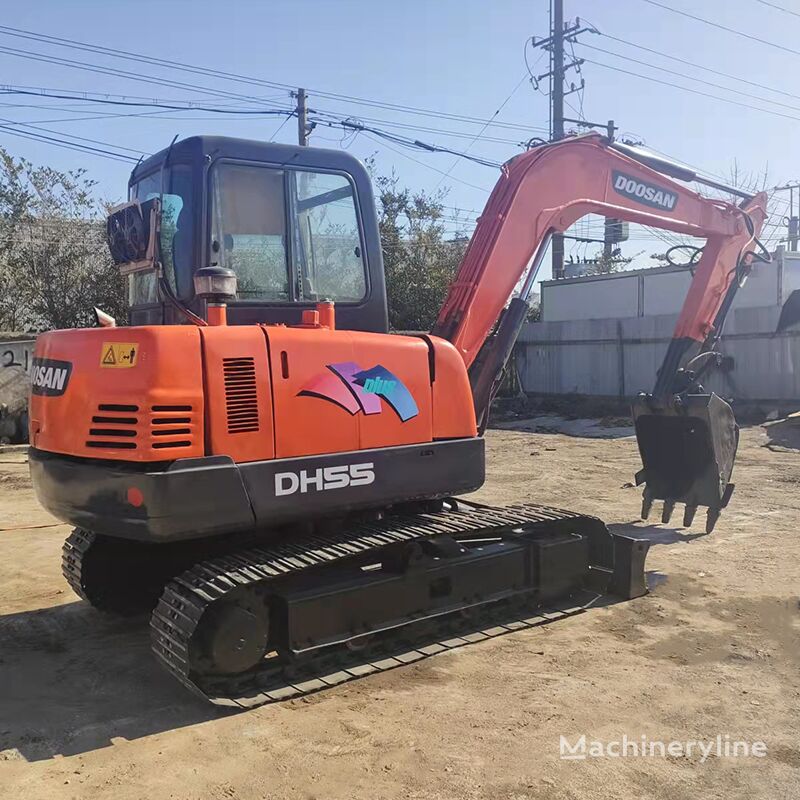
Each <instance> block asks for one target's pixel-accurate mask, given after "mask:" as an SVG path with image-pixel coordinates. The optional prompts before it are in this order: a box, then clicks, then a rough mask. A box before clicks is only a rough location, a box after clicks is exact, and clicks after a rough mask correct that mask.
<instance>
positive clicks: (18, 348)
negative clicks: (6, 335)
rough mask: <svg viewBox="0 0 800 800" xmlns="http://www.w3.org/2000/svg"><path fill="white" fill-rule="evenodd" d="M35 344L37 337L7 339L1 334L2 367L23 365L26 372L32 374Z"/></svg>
mask: <svg viewBox="0 0 800 800" xmlns="http://www.w3.org/2000/svg"><path fill="white" fill-rule="evenodd" d="M35 344H36V340H35V339H14V340H10V341H5V340H4V339H3V336H2V334H0V369H4V368H6V367H22V369H23V370H24V371H25V372H27V373H28V374H30V371H31V359H32V358H33V347H34V345H35Z"/></svg>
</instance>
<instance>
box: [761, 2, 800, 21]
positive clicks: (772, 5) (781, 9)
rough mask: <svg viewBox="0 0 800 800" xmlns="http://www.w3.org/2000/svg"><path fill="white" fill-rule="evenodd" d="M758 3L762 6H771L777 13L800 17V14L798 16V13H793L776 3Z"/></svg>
mask: <svg viewBox="0 0 800 800" xmlns="http://www.w3.org/2000/svg"><path fill="white" fill-rule="evenodd" d="M758 2H759V3H761V5H762V6H769V7H770V8H774V9H776V10H777V11H783V13H784V14H791V15H792V16H793V17H800V14H798V13H797V11H791V10H790V9H788V8H784V7H783V6H779V5H777V4H775V3H768V2H767V0H758Z"/></svg>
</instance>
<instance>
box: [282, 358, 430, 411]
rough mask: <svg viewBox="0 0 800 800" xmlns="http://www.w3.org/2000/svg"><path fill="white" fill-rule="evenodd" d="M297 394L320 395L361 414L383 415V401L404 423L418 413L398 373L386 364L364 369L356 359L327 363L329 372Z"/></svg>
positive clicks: (317, 376)
mask: <svg viewBox="0 0 800 800" xmlns="http://www.w3.org/2000/svg"><path fill="white" fill-rule="evenodd" d="M297 395H298V397H301V396H306V397H320V398H322V399H323V400H329V401H330V402H331V403H336V405H338V406H341V407H342V408H344V409H346V410H347V411H349V412H350V413H351V414H358V412H359V411H363V412H364V413H365V414H368V415H369V414H380V413H381V411H382V410H383V406H382V405H381V400H383V401H384V402H385V403H386V404H387V405H388V406H389V407H390V408H391V409H392V410H393V411H394V412H395V414H397V416H398V417H400V419H401V420H402V421H403V422H407V421H408V420H410V419H413V418H414V417H416V416H417V414H419V409H418V408H417V404H416V402H415V401H414V398H413V397H412V396H411V392H409V391H408V388H407V387H406V385H405V384H404V383H403V381H401V380H400V378H398V377H397V376H396V375H394V374H393V373H391V372H389V370H388V369H386V367H382V366H381V365H380V364H376V365H375V366H374V367H370V369H361V367H360V366H359V365H358V364H356V363H354V362H353V361H346V362H344V363H342V364H328V366H327V371H326V372H320V374H319V375H316V376H315V377H314V378H312V379H311V380H310V381H309V382H308V383H307V384H306V385H305V386H304V387H303V388H302V389H301V390H300V391H299V392H298V393H297Z"/></svg>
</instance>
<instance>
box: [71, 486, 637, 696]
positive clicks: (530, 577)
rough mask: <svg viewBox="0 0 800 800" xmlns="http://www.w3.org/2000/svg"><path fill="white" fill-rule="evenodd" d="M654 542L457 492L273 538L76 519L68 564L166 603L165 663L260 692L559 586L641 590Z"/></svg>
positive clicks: (79, 576) (420, 651)
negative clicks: (161, 535)
mask: <svg viewBox="0 0 800 800" xmlns="http://www.w3.org/2000/svg"><path fill="white" fill-rule="evenodd" d="M647 548H648V545H647V543H646V542H641V541H637V540H633V539H629V538H626V537H621V536H612V535H611V534H610V533H609V532H608V530H607V529H606V527H605V525H603V523H602V522H600V521H599V520H597V519H595V518H593V517H586V516H582V515H577V514H573V513H570V512H564V511H558V510H556V509H551V508H547V507H542V506H532V505H524V506H514V507H507V508H493V507H488V506H482V505H478V504H475V503H466V502H464V501H455V500H447V501H444V502H441V501H440V502H438V503H425V504H416V505H408V506H405V507H401V508H396V509H394V510H392V511H389V512H386V513H376V512H373V513H371V514H361V515H360V516H359V517H350V518H347V519H343V520H339V522H338V523H331V522H329V523H327V524H326V525H325V526H318V527H317V528H316V529H314V528H313V526H306V527H305V528H303V529H301V528H299V527H296V528H295V529H294V530H292V531H287V532H286V534H285V535H284V536H283V537H282V538H280V539H274V538H273V539H270V540H269V541H266V542H265V541H259V540H257V539H255V538H254V536H253V535H246V534H242V535H240V536H239V537H234V538H233V539H231V538H230V537H218V538H217V539H211V540H208V541H194V542H187V543H174V544H171V545H154V544H147V543H140V542H131V541H126V540H121V539H114V538H111V537H106V536H98V535H96V534H93V533H88V532H86V531H81V530H77V531H75V532H74V533H73V535H72V536H71V537H70V538H69V539H68V541H67V543H66V545H65V549H64V574H65V576H66V577H67V579H68V581H69V582H70V584H71V585H72V586H73V588H74V589H75V590H76V591H77V592H78V594H80V595H81V596H82V597H84V598H85V599H87V600H88V601H89V602H91V603H92V604H93V605H95V606H96V607H98V608H101V609H104V610H108V611H113V612H117V613H127V614H133V613H141V612H143V611H146V610H149V609H152V608H153V607H155V610H154V611H153V614H152V618H151V632H152V645H153V652H154V653H155V655H156V657H157V658H158V659H159V660H160V661H161V662H162V664H163V665H164V666H165V667H166V668H167V669H168V670H169V671H170V672H171V673H172V674H173V675H174V676H175V677H176V678H178V680H180V681H181V682H182V683H183V684H184V685H186V686H187V687H188V688H190V689H192V690H193V691H194V692H196V693H199V694H201V695H202V696H203V697H205V698H206V699H208V700H211V701H212V702H215V703H218V704H223V705H235V706H242V705H244V706H252V705H258V704H260V703H265V702H270V701H273V700H278V699H283V698H285V697H289V696H295V695H297V694H301V693H304V692H305V691H313V690H315V689H319V688H323V687H324V686H325V685H329V684H330V683H331V682H334V683H336V682H341V681H342V680H346V679H349V678H352V677H357V676H359V675H362V674H368V673H369V672H372V671H376V670H377V669H379V668H388V667H390V666H397V665H398V664H400V663H405V662H406V661H409V660H416V659H417V658H421V657H424V656H426V655H430V654H432V653H434V652H437V651H439V650H442V649H446V648H447V647H452V646H457V645H458V644H463V643H466V642H467V641H470V639H469V638H467V639H463V638H461V637H460V636H458V635H457V633H458V630H461V629H463V628H464V626H465V625H466V627H467V628H468V629H470V630H471V631H472V633H473V634H475V633H476V631H481V630H483V631H484V633H483V634H481V637H479V638H486V636H488V635H490V634H489V633H486V631H487V630H488V631H495V633H494V634H492V635H496V634H497V633H499V632H503V631H504V630H506V628H504V627H503V625H502V624H500V622H501V621H502V620H506V622H508V621H509V620H511V621H512V622H514V624H515V626H516V627H520V626H523V627H524V626H525V625H527V624H538V623H539V622H541V621H546V620H547V619H548V618H549V617H548V614H549V615H550V616H553V615H554V614H555V615H556V616H558V614H559V613H561V614H563V608H564V606H562V611H561V612H553V611H550V612H548V611H546V610H545V609H546V608H548V607H549V606H551V605H552V604H554V603H558V602H559V601H564V602H566V604H567V606H569V607H571V608H572V609H573V610H580V609H581V608H583V607H584V606H585V605H586V603H587V602H590V601H592V600H596V599H597V598H598V597H600V596H602V595H604V594H607V593H611V594H616V595H619V596H621V597H626V598H630V597H636V596H639V595H641V594H644V593H645V592H646V587H645V583H644V560H645V556H646V553H647ZM536 609H538V613H534V610H536ZM520 620H522V622H520ZM531 620H533V621H531ZM512 629H515V628H514V627H513V626H512V627H511V628H508V630H512ZM448 643H449V644H448ZM381 665H382V666H381ZM332 676H336V677H335V678H334V677H332Z"/></svg>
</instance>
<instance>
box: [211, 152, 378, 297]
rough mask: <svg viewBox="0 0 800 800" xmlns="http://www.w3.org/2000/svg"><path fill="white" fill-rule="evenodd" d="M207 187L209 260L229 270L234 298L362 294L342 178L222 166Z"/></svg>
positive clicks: (349, 198)
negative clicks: (209, 194)
mask: <svg viewBox="0 0 800 800" xmlns="http://www.w3.org/2000/svg"><path fill="white" fill-rule="evenodd" d="M211 185H212V189H211V192H212V208H211V215H212V220H211V261H212V263H217V264H221V265H222V266H225V267H228V268H229V269H232V270H233V271H234V272H235V273H236V275H237V278H238V284H239V298H240V299H242V300H268V301H272V302H293V301H294V302H308V301H312V302H313V301H317V300H323V299H328V300H334V301H338V302H358V301H360V300H362V299H363V298H364V297H365V296H366V293H367V282H366V272H365V265H364V259H363V255H362V248H361V237H360V230H359V224H358V214H357V208H356V204H355V197H354V194H353V187H352V184H351V183H350V181H349V180H348V179H347V178H346V177H345V176H343V175H336V174H328V173H319V172H309V171H301V170H288V169H286V170H281V169H274V168H269V167H259V166H252V165H244V164H235V163H229V162H223V163H221V164H218V165H217V166H216V167H215V168H214V170H213V173H212V179H211Z"/></svg>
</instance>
